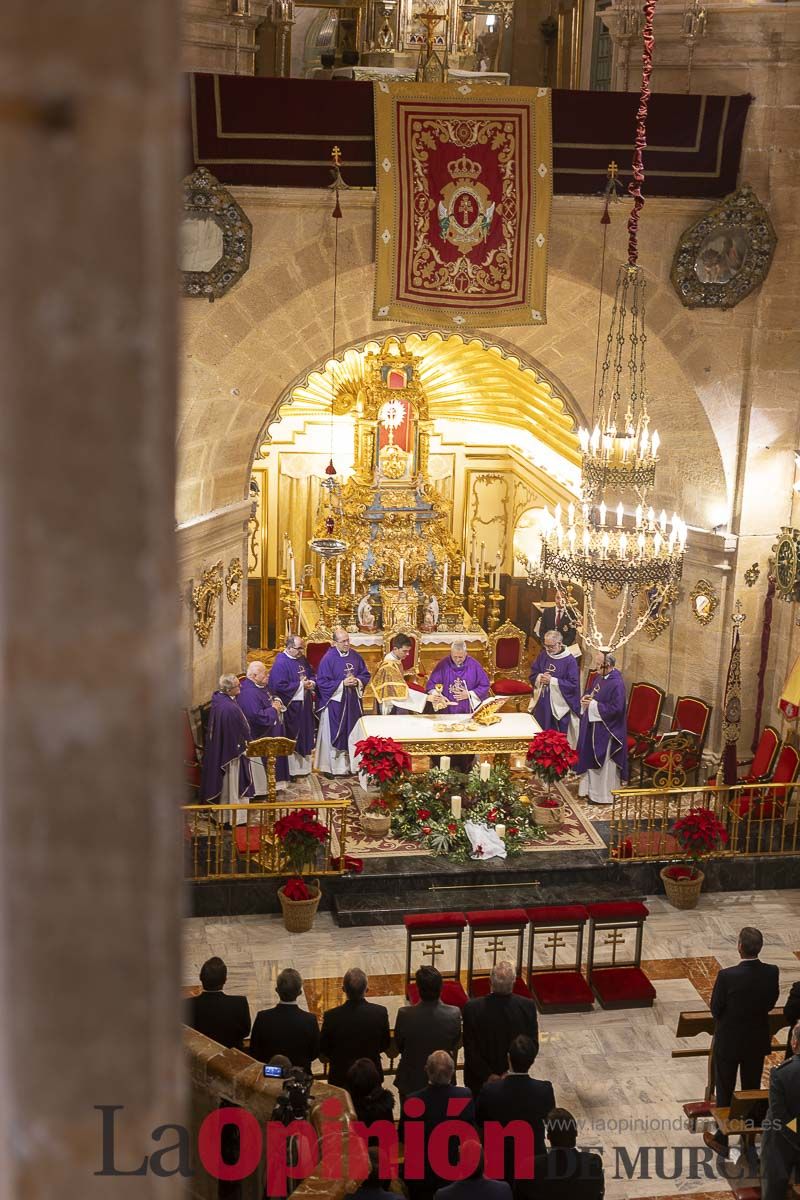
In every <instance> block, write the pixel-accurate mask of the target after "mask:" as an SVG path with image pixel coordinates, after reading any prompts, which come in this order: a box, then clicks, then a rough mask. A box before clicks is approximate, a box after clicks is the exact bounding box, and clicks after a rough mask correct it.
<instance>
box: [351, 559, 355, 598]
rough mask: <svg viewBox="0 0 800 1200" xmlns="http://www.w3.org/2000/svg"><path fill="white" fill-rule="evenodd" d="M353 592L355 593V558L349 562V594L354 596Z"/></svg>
mask: <svg viewBox="0 0 800 1200" xmlns="http://www.w3.org/2000/svg"><path fill="white" fill-rule="evenodd" d="M355 594H356V560H355V559H353V561H352V562H351V563H350V595H351V596H355Z"/></svg>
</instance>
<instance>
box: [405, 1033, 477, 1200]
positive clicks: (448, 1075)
mask: <svg viewBox="0 0 800 1200" xmlns="http://www.w3.org/2000/svg"><path fill="white" fill-rule="evenodd" d="M425 1074H426V1076H427V1080H428V1084H427V1087H424V1088H423V1089H422V1091H420V1092H414V1093H413V1094H412V1095H411V1096H408V1097H407V1101H411V1100H421V1101H422V1103H423V1104H424V1106H425V1109H424V1112H423V1113H422V1115H421V1116H419V1117H417V1116H415V1117H414V1118H413V1120H414V1121H415V1122H416V1121H422V1123H423V1125H424V1156H425V1159H424V1161H425V1176H424V1178H423V1179H411V1178H406V1179H405V1185H406V1187H407V1189H408V1194H409V1196H410V1197H411V1200H432V1197H433V1193H434V1192H435V1191H436V1190H437V1189H438V1188H440V1187H444V1185H445V1183H447V1180H445V1179H441V1178H440V1177H439V1176H438V1175H436V1174H435V1172H434V1170H433V1167H432V1165H431V1161H430V1155H429V1153H428V1146H429V1143H430V1139H431V1136H432V1134H433V1131H434V1129H436V1127H437V1125H441V1124H442V1122H444V1121H447V1120H453V1115H452V1114H451V1113H448V1111H447V1106H448V1105H449V1104H450V1101H451V1100H456V1101H460V1102H461V1103H462V1104H463V1105H464V1107H463V1108H458V1109H457V1113H458V1120H459V1121H466V1122H467V1124H468V1125H474V1124H475V1106H474V1104H473V1100H472V1095H471V1093H470V1091H469V1088H465V1087H458V1086H457V1085H456V1084H455V1083H454V1082H453V1080H454V1078H455V1074H456V1065H455V1063H454V1061H453V1059H452V1058H451V1057H450V1055H449V1054H448V1053H447V1052H446V1051H444V1050H435V1051H434V1052H433V1054H431V1056H430V1058H429V1059H428V1061H427V1062H426V1064H425ZM454 1108H456V1106H455V1105H454ZM406 1119H407V1116H406V1113H405V1107H404V1109H403V1115H402V1116H401V1118H400V1125H399V1128H398V1139H399V1141H400V1142H402V1143H403V1144H405V1122H406ZM417 1144H418V1143H417ZM451 1145H452V1143H451ZM406 1157H407V1156H406ZM450 1160H451V1161H452V1162H457V1161H458V1159H457V1157H455V1158H454V1157H453V1156H452V1154H451V1156H450ZM414 1165H415V1166H416V1165H417V1164H414ZM414 1174H415V1175H416V1174H419V1171H417V1170H415V1171H414Z"/></svg>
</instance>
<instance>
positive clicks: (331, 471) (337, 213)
mask: <svg viewBox="0 0 800 1200" xmlns="http://www.w3.org/2000/svg"><path fill="white" fill-rule="evenodd" d="M331 158H332V160H333V171H332V174H333V183H331V184H330V187H331V189H332V191H333V195H334V198H335V201H336V202H335V204H334V206H333V212H332V213H331V216H332V217H333V320H332V322H331V343H332V344H331V362H332V363H333V367H332V368H331V427H330V462H329V463H328V465H327V467H326V468H325V474H326V475H335V474H336V468H335V467H334V465H333V416H334V412H333V410H334V403H335V399H336V310H337V307H338V292H339V222H340V221H341V219H342V206H341V204H340V203H339V191H340V190H341V189H342V188H345V189H346V188H347V187H348V184H346V183H345V181H344V180H343V179H342V173H341V171H340V169H339V167H340V164H341V161H342V152H341V150H340V149H339V147H338V146H334V147H333V149H332V150H331Z"/></svg>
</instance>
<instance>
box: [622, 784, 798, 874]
mask: <svg viewBox="0 0 800 1200" xmlns="http://www.w3.org/2000/svg"><path fill="white" fill-rule="evenodd" d="M799 792H800V783H798V784H786V783H759V784H756V785H753V784H746V783H739V784H735V785H734V786H732V787H708V786H705V787H680V788H642V787H631V788H621V789H619V790H618V791H615V792H614V793H613V795H614V804H613V807H612V809H611V830H610V839H609V854H610V856H611V857H612V858H613V859H615V860H618V861H619V862H642V861H653V860H656V859H676V860H677V859H683V860H685V859H686V857H687V855H686V853H685V851H683V850H681V848H680V846H679V845H678V843H677V842H676V840H675V837H674V836H673V834H672V828H673V826H674V824H675V821H676V820H677V819H678V818H679V817H684V816H686V813H687V812H688V811H689V809H690V808H700V807H703V808H710V809H711V811H712V812H713V813H714V815H715V816H716V817H717V819H718V820H719V821H721V822H722V824H723V825H724V826H725V829H726V831H727V834H728V841H727V843H726V845H725V846H723V847H721V848H720V849H719V850H716V851H715V852H714V854H713V855H712V857H714V858H720V857H726V856H727V857H732V856H741V855H764V854H765V855H779V854H798V853H800V828H799V827H800V821H798V793H799Z"/></svg>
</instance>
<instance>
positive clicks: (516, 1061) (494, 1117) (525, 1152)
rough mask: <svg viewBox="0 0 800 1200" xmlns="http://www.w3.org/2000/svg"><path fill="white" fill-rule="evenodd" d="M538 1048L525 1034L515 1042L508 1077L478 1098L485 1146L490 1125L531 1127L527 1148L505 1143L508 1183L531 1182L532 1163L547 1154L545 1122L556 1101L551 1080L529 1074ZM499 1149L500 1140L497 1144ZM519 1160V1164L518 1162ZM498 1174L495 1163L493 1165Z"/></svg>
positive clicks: (488, 1085) (489, 1085) (485, 1088)
mask: <svg viewBox="0 0 800 1200" xmlns="http://www.w3.org/2000/svg"><path fill="white" fill-rule="evenodd" d="M537 1050H538V1046H537V1045H536V1044H535V1042H534V1041H533V1040H532V1039H531V1038H529V1037H526V1036H525V1034H524V1033H521V1034H519V1035H518V1036H517V1037H515V1038H514V1040H513V1041H512V1043H511V1045H510V1046H509V1049H508V1074H507V1075H506V1076H505V1078H503V1079H498V1080H495V1082H494V1083H485V1084H484V1085H483V1087H482V1088H481V1090H480V1094H479V1096H478V1124H479V1125H480V1126H481V1127H482V1128H483V1130H484V1138H483V1144H484V1147H485V1146H486V1145H487V1140H488V1141H491V1140H493V1139H491V1138H489V1139H487V1129H486V1127H487V1124H488V1123H489V1122H495V1123H496V1125H499V1126H500V1127H501V1128H504V1127H505V1126H507V1125H509V1124H510V1123H511V1122H512V1121H522V1122H524V1123H525V1124H526V1125H528V1126H530V1129H531V1133H532V1135H533V1137H532V1139H531V1143H530V1144H529V1145H527V1146H526V1144H525V1141H524V1140H522V1139H521V1140H520V1142H519V1143H518V1144H517V1139H516V1138H513V1137H508V1138H505V1139H504V1151H503V1160H504V1166H503V1178H504V1179H505V1181H506V1183H513V1182H514V1180H515V1179H525V1178H528V1179H530V1177H531V1174H532V1171H533V1159H534V1157H535V1156H536V1155H537V1154H544V1151H545V1144H544V1121H545V1117H546V1116H547V1114H548V1113H549V1112H550V1110H551V1109H552V1108H554V1107H555V1103H556V1098H555V1094H554V1092H553V1085H552V1083H551V1082H550V1080H549V1079H531V1077H530V1074H529V1071H530V1069H531V1067H532V1066H533V1064H534V1061H535V1059H536V1052H537ZM497 1144H498V1145H499V1144H500V1143H499V1139H498V1140H497ZM515 1160H516V1161H515ZM489 1165H490V1169H491V1173H492V1174H493V1175H494V1174H495V1169H494V1163H490V1164H489Z"/></svg>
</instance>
